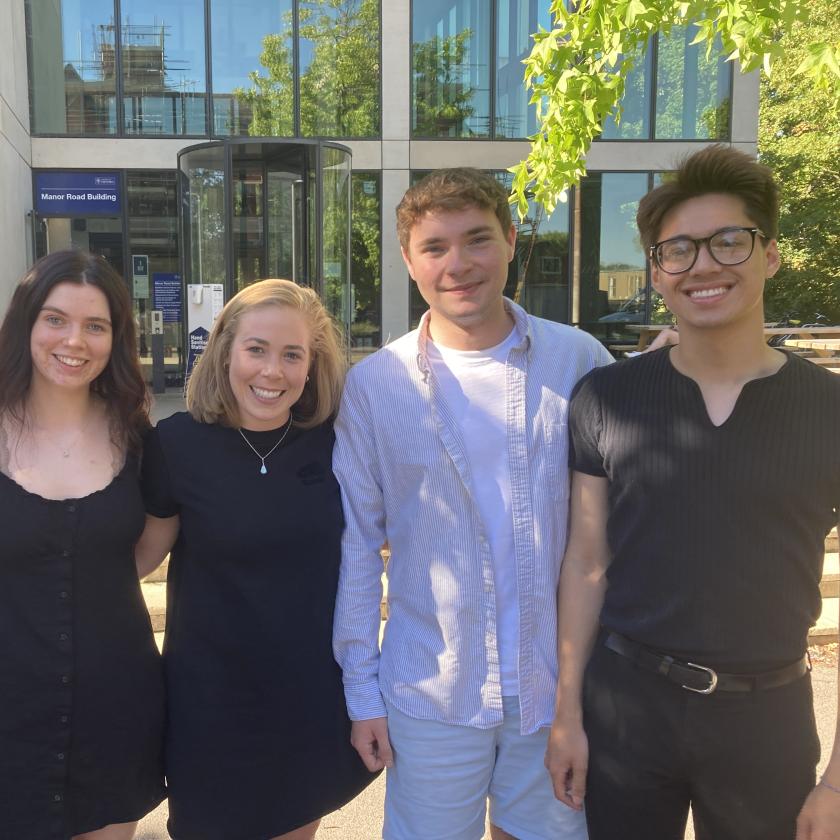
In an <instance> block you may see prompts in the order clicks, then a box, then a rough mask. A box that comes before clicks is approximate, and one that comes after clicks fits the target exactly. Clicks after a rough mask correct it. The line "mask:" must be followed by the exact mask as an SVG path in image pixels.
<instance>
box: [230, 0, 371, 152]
mask: <svg viewBox="0 0 840 840" xmlns="http://www.w3.org/2000/svg"><path fill="white" fill-rule="evenodd" d="M298 15H299V27H298V33H299V38H300V41H301V44H302V45H306V47H307V49H306V52H307V54H308V55H309V56H310V58H309V63H308V64H307V65H306V68H305V69H304V71H303V72H302V73H301V76H300V133H301V135H303V136H305V137H306V136H310V137H312V136H316V137H368V136H373V135H376V134H377V133H378V131H379V77H380V73H379V0H301V2H300V3H299V11H298ZM293 38H294V26H293V19H292V15H291V13H287V14H286V15H284V18H283V24H282V31H281V32H277V33H271V34H269V35H266V36H265V37H264V38H263V42H262V52H261V53H260V64H261V65H262V68H263V72H260V71H259V70H254V71H253V72H251V73H249V74H248V78H249V79H250V82H251V87H250V88H247V89H246V88H238V89H237V90H235V91H234V94H235V96H236V97H237V99H238V100H239V102H240V107H244V108H250V110H251V112H252V119H251V123H250V125H249V127H248V133H249V134H250V135H251V136H252V137H289V136H292V135H294V103H295V84H294V66H293Z"/></svg>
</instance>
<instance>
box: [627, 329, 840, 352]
mask: <svg viewBox="0 0 840 840" xmlns="http://www.w3.org/2000/svg"><path fill="white" fill-rule="evenodd" d="M668 326H669V325H668V324H623V325H622V327H623V328H624V329H626V330H628V331H629V332H637V333H638V334H639V342H638V344H637V345H636V349H637V350H644V349H645V348H646V347H647V346H648V344H650V342H651V341H653V339H654V338H655V337H656V336H657V335H659V333H660V332H662V330H667V329H668ZM764 335H765V337H767V338H770V337H772V336H774V335H789V336H797V337H798V338H796V339H788V340H787V341H785V344H786V345H787V344H789V343H790V342H791V341H797V340H800V341H809V340H810V341H819V340H829V341H833V340H835V339H840V326H833V327H777V326H774V325H766V326H765V327H764ZM791 346H793V345H791ZM803 349H804V348H803ZM811 349H813V350H814V352H817V350H816V348H811ZM827 355H831V354H830V353H828V354H827Z"/></svg>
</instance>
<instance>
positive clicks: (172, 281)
mask: <svg viewBox="0 0 840 840" xmlns="http://www.w3.org/2000/svg"><path fill="white" fill-rule="evenodd" d="M152 292H153V294H154V308H155V309H159V310H160V311H161V312H163V323H164V324H177V323H179V322H180V321H181V306H182V305H181V275H180V274H167V273H164V272H155V273H154V274H153V275H152Z"/></svg>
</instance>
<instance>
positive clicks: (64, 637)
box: [58, 633, 70, 642]
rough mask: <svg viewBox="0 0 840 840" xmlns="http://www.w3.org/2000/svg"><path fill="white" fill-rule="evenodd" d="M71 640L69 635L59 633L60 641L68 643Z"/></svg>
mask: <svg viewBox="0 0 840 840" xmlns="http://www.w3.org/2000/svg"><path fill="white" fill-rule="evenodd" d="M69 638H70V637H69V636H68V635H67V633H59V634H58V639H59V641H61V642H66V641H67V640H68V639H69Z"/></svg>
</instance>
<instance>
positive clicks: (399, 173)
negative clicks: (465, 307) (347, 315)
mask: <svg viewBox="0 0 840 840" xmlns="http://www.w3.org/2000/svg"><path fill="white" fill-rule="evenodd" d="M407 189H408V168H407V167H406V168H404V169H383V170H382V343H383V344H385V343H387V342H388V341H393V340H394V339H395V338H399V337H400V336H401V335H403V334H405V333H406V332H408V288H409V283H411V282H412V281H411V280H410V279H409V276H408V272H407V271H406V269H405V264H404V263H403V261H402V256H401V254H400V243H399V242H398V240H397V231H396V222H395V215H394V213H395V210H396V207H397V204H399V202H400V199H401V198H402V197H403V195H404V194H405V191H406V190H407Z"/></svg>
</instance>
